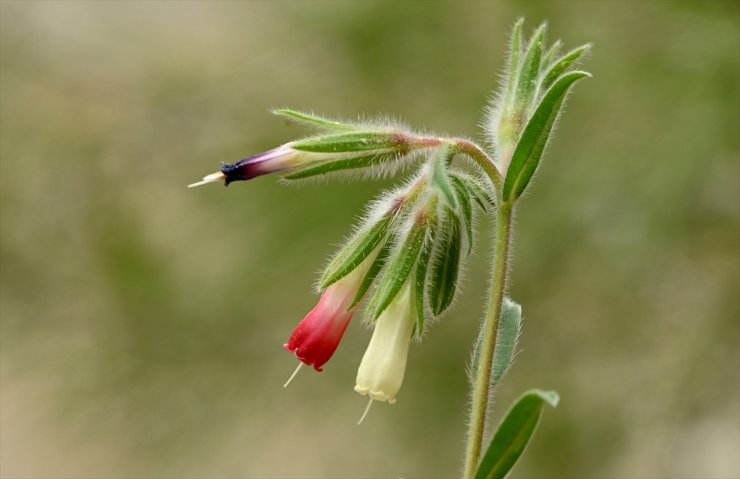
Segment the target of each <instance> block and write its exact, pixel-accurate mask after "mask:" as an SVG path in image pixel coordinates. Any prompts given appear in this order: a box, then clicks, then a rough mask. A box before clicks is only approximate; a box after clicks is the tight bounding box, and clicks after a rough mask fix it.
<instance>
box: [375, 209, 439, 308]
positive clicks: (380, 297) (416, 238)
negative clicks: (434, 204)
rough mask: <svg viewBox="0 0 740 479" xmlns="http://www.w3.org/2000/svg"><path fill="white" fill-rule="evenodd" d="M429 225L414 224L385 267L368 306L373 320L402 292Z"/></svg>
mask: <svg viewBox="0 0 740 479" xmlns="http://www.w3.org/2000/svg"><path fill="white" fill-rule="evenodd" d="M426 231H427V223H426V222H425V223H423V224H414V226H413V227H412V228H411V231H410V232H409V233H408V235H407V236H406V238H405V239H404V241H403V243H402V244H401V245H400V246H399V248H398V249H397V250H396V251H395V252H394V253H393V255H392V256H391V258H390V259H389V260H388V262H387V263H386V265H385V270H384V271H383V272H382V276H381V278H380V280H379V284H378V287H377V288H376V289H375V293H374V294H373V297H372V298H371V299H370V304H369V306H368V310H369V311H373V314H372V319H373V320H375V319H378V316H380V315H381V313H382V312H383V311H385V309H386V308H387V307H388V305H390V304H391V301H393V298H395V297H396V295H397V294H398V292H399V291H400V290H401V287H402V286H403V284H404V282H405V281H406V278H408V276H409V274H411V270H413V269H414V265H415V264H416V260H417V258H418V257H419V252H420V251H421V247H422V245H423V244H424V238H425V237H426Z"/></svg>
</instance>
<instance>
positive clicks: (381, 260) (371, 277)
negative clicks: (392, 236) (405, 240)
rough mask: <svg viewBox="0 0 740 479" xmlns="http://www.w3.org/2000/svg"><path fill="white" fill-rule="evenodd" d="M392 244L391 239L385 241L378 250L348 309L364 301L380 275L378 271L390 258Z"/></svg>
mask: <svg viewBox="0 0 740 479" xmlns="http://www.w3.org/2000/svg"><path fill="white" fill-rule="evenodd" d="M391 245H392V242H391V241H385V242H384V243H383V246H381V247H380V251H378V256H376V257H375V261H373V264H371V265H370V268H368V270H367V273H366V274H365V277H364V278H362V283H360V287H359V288H357V293H356V294H355V298H354V299H353V300H352V304H350V305H349V307H348V308H347V309H348V310H349V309H352V308H354V307H355V306H357V305H358V304H359V303H360V301H362V298H364V297H365V293H367V290H368V289H370V286H371V285H372V284H373V281H375V278H377V277H378V273H380V270H381V269H382V268H383V265H385V262H386V260H387V259H388V255H389V253H390V251H391Z"/></svg>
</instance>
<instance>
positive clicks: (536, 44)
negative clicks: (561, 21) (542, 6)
mask: <svg viewBox="0 0 740 479" xmlns="http://www.w3.org/2000/svg"><path fill="white" fill-rule="evenodd" d="M546 30H547V25H546V24H544V23H543V24H542V25H540V26H539V27H537V30H535V32H534V33H533V34H532V39H531V40H530V41H529V44H528V46H527V51H526V53H525V54H524V59H523V60H522V66H521V68H520V70H519V76H518V77H517V88H516V97H515V100H514V101H515V103H516V104H517V105H518V108H519V109H522V110H526V109H528V108H529V105H531V104H532V102H533V101H534V92H535V89H536V87H537V78H538V77H539V73H540V61H541V60H542V42H543V40H544V38H545V31H546Z"/></svg>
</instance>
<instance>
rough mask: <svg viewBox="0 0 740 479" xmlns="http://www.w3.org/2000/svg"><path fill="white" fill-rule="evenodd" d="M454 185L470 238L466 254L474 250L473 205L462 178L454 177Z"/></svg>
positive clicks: (466, 232) (467, 234)
mask: <svg viewBox="0 0 740 479" xmlns="http://www.w3.org/2000/svg"><path fill="white" fill-rule="evenodd" d="M451 179H452V185H453V186H454V187H455V193H456V195H457V202H458V203H459V204H460V211H461V212H462V216H461V217H460V219H461V220H462V222H463V226H464V227H465V235H466V237H467V240H468V250H467V253H466V255H470V253H471V251H472V250H473V206H472V205H471V203H470V192H469V191H468V189H467V188H466V187H465V184H464V183H463V182H462V180H461V179H460V178H457V177H454V176H453V177H452V178H451Z"/></svg>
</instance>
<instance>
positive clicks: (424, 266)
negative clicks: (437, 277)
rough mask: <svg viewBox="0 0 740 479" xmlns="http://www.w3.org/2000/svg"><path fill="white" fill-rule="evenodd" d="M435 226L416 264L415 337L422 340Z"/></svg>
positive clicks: (430, 229)
mask: <svg viewBox="0 0 740 479" xmlns="http://www.w3.org/2000/svg"><path fill="white" fill-rule="evenodd" d="M434 226H435V225H431V227H430V228H429V234H428V235H427V238H426V240H425V241H424V244H423V245H422V248H421V253H419V261H418V262H417V263H416V272H415V274H414V298H415V302H416V325H415V327H414V335H415V336H416V337H417V338H420V337H421V336H422V335H423V334H424V322H425V320H426V311H427V307H426V304H425V301H424V292H425V290H426V283H427V271H428V270H429V259H430V258H431V256H432V249H433V246H434V237H435V235H436V233H437V231H436V228H435V227H434Z"/></svg>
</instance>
